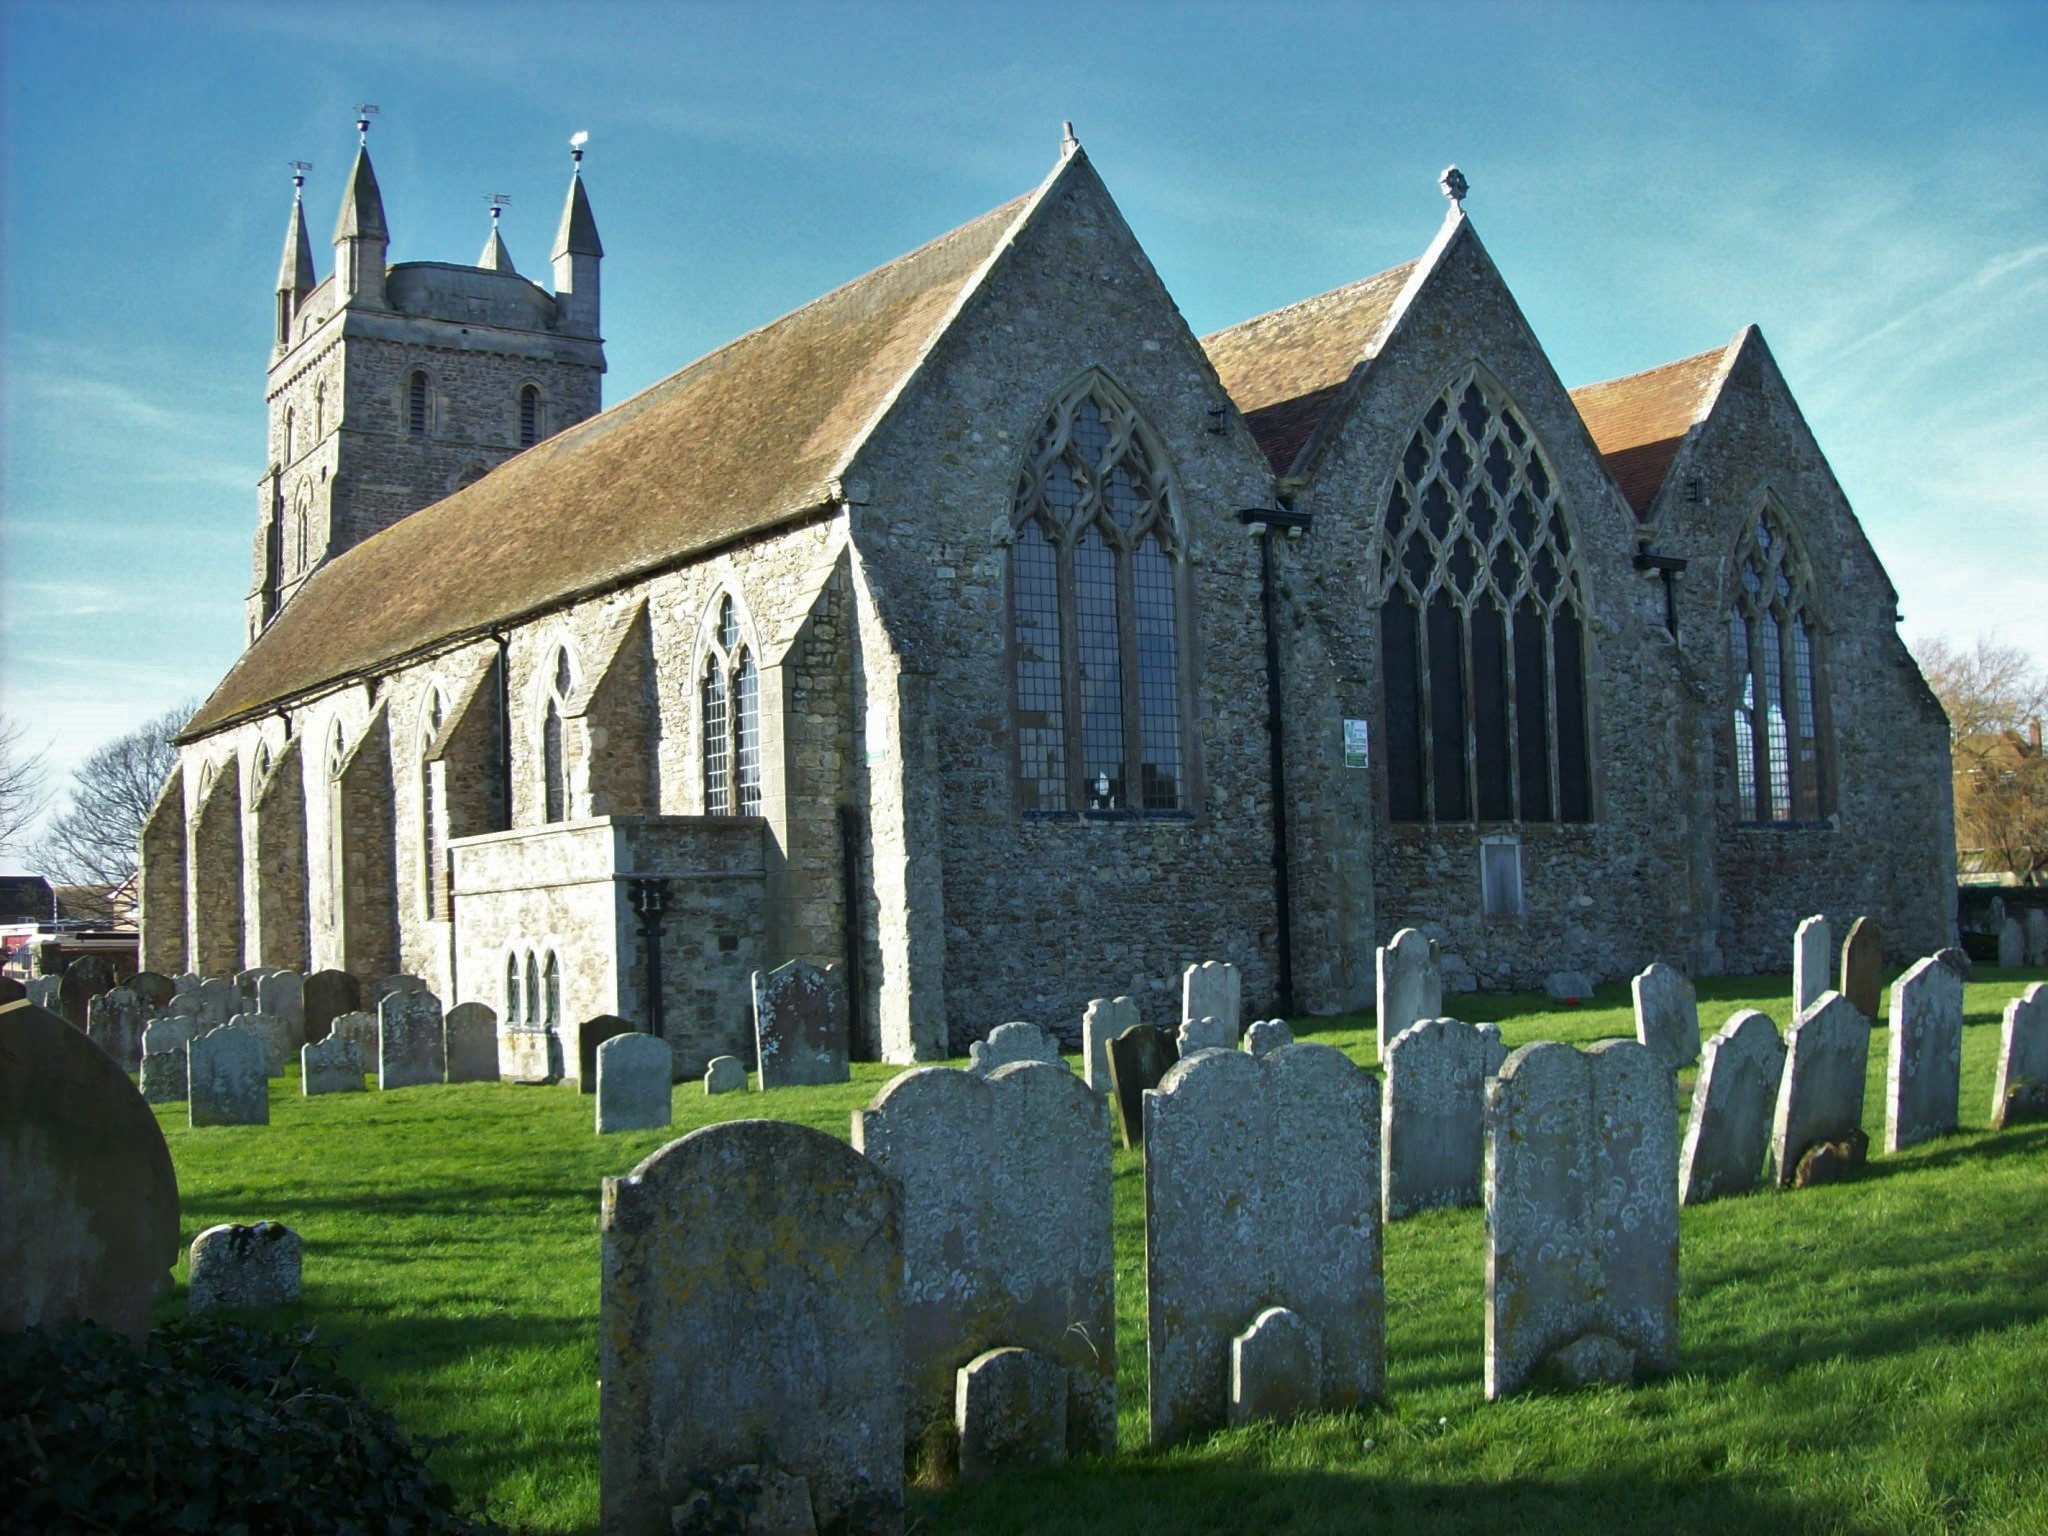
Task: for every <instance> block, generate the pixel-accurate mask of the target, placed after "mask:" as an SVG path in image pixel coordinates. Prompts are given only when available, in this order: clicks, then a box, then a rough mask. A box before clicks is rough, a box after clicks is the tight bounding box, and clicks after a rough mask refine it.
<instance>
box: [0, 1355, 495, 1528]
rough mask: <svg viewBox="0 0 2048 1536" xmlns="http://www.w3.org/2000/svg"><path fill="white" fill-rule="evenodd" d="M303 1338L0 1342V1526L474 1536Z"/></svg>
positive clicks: (416, 1460) (396, 1438) (421, 1464)
mask: <svg viewBox="0 0 2048 1536" xmlns="http://www.w3.org/2000/svg"><path fill="white" fill-rule="evenodd" d="M432 1449H433V1442H421V1441H415V1440H413V1439H411V1438H410V1437H408V1436H407V1435H406V1433H405V1431H403V1430H402V1429H400V1428H399V1427H398V1423H397V1421H396V1420H394V1419H393V1418H392V1417H391V1416H390V1415H389V1414H388V1413H386V1412H384V1410H383V1409H381V1408H379V1407H377V1406H376V1405H375V1404H374V1403H372V1402H371V1401H370V1400H369V1399H368V1398H366V1397H365V1396H364V1395H363V1393H362V1390H361V1389H360V1388H359V1387H357V1386H356V1384H355V1383H354V1382H352V1381H350V1380H349V1379H348V1378H347V1377H346V1376H343V1375H342V1374H341V1373H340V1371H338V1370H337V1369H336V1368H335V1359H334V1351H333V1349H332V1348H331V1347H330V1346H328V1345H326V1344H324V1343H322V1342H321V1341H320V1340H319V1339H318V1338H317V1336H316V1335H315V1334H314V1333H312V1332H311V1331H308V1332H305V1333H299V1334H283V1333H271V1332H266V1331H265V1330H263V1329H260V1328H251V1327H248V1326H246V1325H244V1324H239V1323H230V1322H224V1321H214V1320H210V1319H208V1320H201V1321H198V1322H189V1323H186V1322H180V1323H173V1324H171V1325H169V1326H168V1327H164V1328H160V1329H158V1330H156V1331H155V1332H153V1333H151V1334H150V1336H149V1341H148V1343H147V1344H146V1345H145V1346H144V1347H143V1348H142V1349H140V1350H138V1349H136V1348H135V1346H134V1345H132V1344H131V1343H129V1341H128V1340H127V1339H125V1338H123V1337H122V1336H121V1335H119V1334H117V1333H112V1332H109V1331H108V1330H107V1329H104V1328H101V1327H98V1326H96V1325H94V1324H91V1323H70V1324H65V1325H63V1326H61V1327H56V1328H31V1329H29V1330H28V1332H26V1333H13V1334H4V1335H0V1529H4V1530H8V1531H34V1532H46V1531H47V1532H60V1531H64V1532H68V1531H137V1532H140V1531H152V1532H155V1531H204V1532H210V1533H211V1532H218V1533H222V1536H268V1533H272V1532H278V1533H287V1532H335V1533H346V1536H356V1533H361V1536H384V1533H389V1536H412V1533H428V1532H458V1533H480V1532H486V1531H489V1530H490V1529H492V1528H491V1527H489V1526H487V1525H483V1524H480V1523H478V1522H476V1521H473V1520H470V1519H467V1518H465V1517H464V1516H462V1515H460V1514H458V1513H457V1512H456V1510H455V1507H454V1506H455V1498H454V1495H453V1494H452V1493H451V1492H450V1491H449V1489H448V1487H447V1485H446V1484H445V1483H442V1482H440V1481H439V1480H437V1479H436V1478H435V1477H434V1476H433V1475H432V1474H430V1473H429V1472H428V1471H427V1468H426V1456H427V1454H428V1453H429V1452H430V1451H431V1450H432Z"/></svg>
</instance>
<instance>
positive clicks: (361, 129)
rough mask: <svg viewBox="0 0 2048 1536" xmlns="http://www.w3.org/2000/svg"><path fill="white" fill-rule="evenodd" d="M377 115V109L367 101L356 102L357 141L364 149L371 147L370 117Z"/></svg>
mask: <svg viewBox="0 0 2048 1536" xmlns="http://www.w3.org/2000/svg"><path fill="white" fill-rule="evenodd" d="M376 115H377V109H376V108H375V107H373V106H372V105H370V103H369V102H367V101H359V102H357V103H356V143H357V144H359V145H361V146H362V147H363V148H364V149H368V148H369V147H370V119H371V118H373V117H375V116H376Z"/></svg>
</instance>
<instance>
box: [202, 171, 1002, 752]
mask: <svg viewBox="0 0 2048 1536" xmlns="http://www.w3.org/2000/svg"><path fill="white" fill-rule="evenodd" d="M1035 196H1037V194H1031V195H1030V196H1027V197H1023V198H1018V199H1017V200H1015V201H1014V202H1010V203H1006V204H1004V205H1003V206H1002V207H1000V208H997V209H996V210H994V211H993V212H991V213H987V214H984V215H983V216H982V217H980V218H978V219H976V220H974V221H973V222H972V223H971V224H966V225H963V226H961V227H960V228H959V229H956V230H954V231H953V232H952V233H951V234H949V235H945V236H943V237H941V238H940V239H938V240H935V241H933V242H932V243H931V244H930V245H927V246H924V247H923V248H921V249H919V250H916V251H913V252H911V253H910V254H909V255H908V256H904V257H900V258H899V259H897V260H896V261H893V262H891V263H889V264H888V265H887V266H885V267H881V268H879V269H877V270H876V271H874V272H870V273H869V274H868V275H867V276H866V277H862V278H857V279H856V280H854V281H853V282H851V283H848V284H847V285H846V286H845V287H843V288H840V289H838V290H836V291H835V292H833V293H829V294H827V295H825V297H823V298H821V299H818V300H815V301H814V302H812V303H810V304H808V305H806V306H805V307H804V308H802V309H799V310H797V311H795V312H794V313H793V314H789V315H785V316H784V317H783V318H782V319H780V320H777V321H775V322H773V323H772V324H769V325H767V326H764V327H762V328H761V329H760V330H758V331H754V332H752V333H751V334H749V335H746V336H742V337H741V338H740V339H739V340H737V341H734V342H732V343H730V344H728V345H727V346H725V347H722V348H720V349H719V350H718V351H716V352H713V353H711V354H710V355H709V356H708V357H705V358H703V359H701V360H699V361H698V362H695V363H693V364H691V365H690V366H689V367H688V368H685V369H684V370H683V371H682V372H680V373H677V374H675V375H673V376H671V377H670V378H668V379H665V380H663V381H662V382H661V383H659V384H656V385H654V386H653V387H652V388H650V389H647V390H644V391H642V392H641V393H640V394H638V395H635V396H634V397H633V398H632V399H630V400H628V401H626V402H624V403H623V404H621V405H617V406H614V407H613V408H612V409H610V410H608V411H606V412H605V413H604V414H602V415H600V416H596V417H593V418H592V419H590V420H589V421H586V422H583V423H581V424H579V425H577V426H574V427H571V428H569V429H568V430H567V431H565V432H562V433H560V434H559V435H557V436H555V437H552V438H549V439H548V440H547V441H545V442H543V443H540V444H537V445H536V446H534V447H532V448H529V449H527V450H526V451H525V452H524V453H522V454H520V455H518V456H517V457H516V458H513V459H511V460H509V461H507V462H506V463H505V464H503V465H501V466H499V467H498V468H497V469H495V470H493V471H492V472H491V473H490V474H488V475H486V476H484V477H483V479H481V480H479V481H477V483H476V484H474V485H472V486H469V487H467V488H466V489H464V490H461V491H458V492H456V493H455V494H454V495H453V496H450V497H448V498H447V500H445V501H440V502H436V503H435V504H434V505H432V506H430V507H426V508H423V509H422V510H420V511H418V512H415V513H413V514H412V515H411V516H410V517H405V518H401V519H400V520H399V521H398V522H396V523H394V524H392V525H391V527H389V528H387V529H385V530H384V531H383V532H381V533H379V534H377V535H375V536H374V537H372V538H369V539H366V540H364V541H363V542H362V543H361V544H358V545H357V546H356V547H355V548H353V549H351V550H348V551H347V552H346V553H344V554H342V555H340V556H339V557H338V558H336V559H335V560H333V561H331V562H329V563H328V564H327V565H326V566H325V567H324V568H322V569H321V570H319V571H318V572H316V573H315V574H314V576H313V577H312V579H311V580H310V581H308V582H307V583H306V584H305V586H303V587H302V588H301V589H300V590H299V592H298V595H297V596H295V597H294V598H293V599H292V600H291V602H289V603H288V604H286V606H285V609H284V611H283V612H282V613H280V614H279V615H278V617H277V618H276V620H275V621H274V622H272V624H271V625H270V627H269V628H268V629H267V630H265V631H264V632H263V634H262V635H261V636H260V637H258V639H257V640H256V642H255V643H254V644H253V645H251V646H250V647H249V649H248V650H247V651H245V652H244V653H243V655H242V658H241V660H239V661H238V662H236V663H235V665H234V668H233V669H232V670H231V671H230V672H229V673H228V675H227V676H226V678H224V679H223V680H222V681H221V684H220V686H219V687H218V688H216V689H215V690H214V692H213V695H212V697H210V698H209V699H207V701H206V702H205V704H203V705H202V706H200V709H199V712H198V713H197V714H196V715H194V716H193V717H192V719H191V721H190V722H189V723H188V724H187V725H186V727H185V729H184V731H183V733H181V739H185V740H190V739H192V738H194V737H196V736H200V735H203V734H205V733H206V732H208V731H210V730H214V729H217V728H218V727H219V726H221V725H223V724H225V723H226V722H228V721H230V720H233V719H237V718H239V717H241V716H243V715H245V714H248V713H250V712H251V711H254V710H258V709H261V708H263V707H264V706H266V705H269V704H272V703H275V702H277V701H279V700H282V699H286V698H290V697H293V696H295V695H298V694H301V693H305V692H307V691H309V690H311V689H314V688H317V687H320V686H322V685H323V684H326V683H330V682H333V681H336V680H338V679H341V678H345V677H350V676H353V675H355V674H358V673H361V672H364V671H366V670H368V669H370V668H372V667H375V666H377V665H379V664H382V663H388V662H391V661H394V660H396V659H397V658H399V657H401V656H406V655H409V654H411V653H414V652H416V651H420V650H422V649H424V648H426V647H429V646H432V645H434V644H436V643H438V642H440V641H443V640H447V639H452V638H454V637H456V636H460V635H473V634H478V633H481V632H483V631H485V630H487V629H489V628H490V627H491V626H492V625H495V624H499V623H504V622H507V621H509V620H512V619H515V618H517V617H519V616H521V615H524V614H530V613H534V612H537V611H540V610H543V609H545V608H548V607H551V606H553V605H555V604H557V603H560V602H563V601H565V600H568V599H571V598H573V597H575V596H577V595H579V594H582V593H586V592H590V591H593V590H596V589H599V588H602V587H605V586H608V585H612V584H615V583H617V582H620V581H623V580H626V579H628V578H630V577H632V576H634V575H636V574H640V573H643V572H648V571H652V570H656V569H659V568H661V567H663V566H666V565H671V564H673V563H675V562H676V561H677V560H679V559H683V558H686V557H688V556H690V555H692V554H695V553H698V552H702V551H705V550H709V549H711V548H713V547H715V546H717V545H719V544H722V543H726V542H728V541H730V540H732V539H734V538H737V537H740V536H743V535H746V534H749V533H754V532H758V531H761V530H764V529H767V528H770V527H773V526H775V525H776V524H778V523H781V522H785V521H787V520H789V519H790V518H792V517H796V516H800V515H802V514H804V513H806V512H809V511H812V510H815V509H817V508H819V507H822V506H824V505H825V504H826V503H827V502H828V501H829V500H830V498H831V494H832V492H831V481H832V477H833V476H834V475H835V474H837V473H838V472H840V470H841V469H842V468H843V466H844V462H845V459H846V456H847V455H848V454H849V453H850V452H851V451H852V450H853V449H854V448H855V447H857V446H858V444H859V441H860V439H861V436H862V434H863V433H864V432H865V431H866V429H867V427H868V426H869V424H870V422H871V421H872V420H873V418H874V417H875V414H876V412H877V411H879V410H880V409H881V407H882V405H883V403H884V402H885V401H886V400H887V399H888V398H889V396H890V393H891V392H892V391H893V390H895V389H896V388H897V387H898V386H899V385H900V384H901V383H902V381H903V380H904V379H905V378H906V377H907V375H908V374H909V373H910V372H911V371H912V370H913V369H914V368H915V367H916V366H917V364H918V362H919V360H920V359H921V358H922V357H923V356H924V354H925V352H926V351H927V349H928V348H929V346H930V345H931V343H932V341H933V340H934V339H935V337H936V335H937V332H938V330H939V328H940V327H941V326H942V325H943V324H944V322H945V320H946V317H947V316H948V314H949V313H950V312H951V310H952V307H953V305H954V303H955V301H956V300H957V299H958V298H959V296H960V294H961V292H962V290H963V288H964V287H965V285H966V284H967V283H968V282H969V281H970V280H971V279H972V278H973V277H974V275H975V274H976V273H977V272H978V271H979V270H980V268H981V267H982V265H983V263H984V262H985V261H987V260H988V258H989V257H990V256H992V255H993V254H994V252H995V251H996V249H997V248H998V246H999V245H1000V244H1001V242H1002V240H1003V238H1004V236H1005V235H1006V233H1007V232H1008V231H1009V230H1010V228H1011V227H1012V225H1013V224H1015V223H1016V221H1017V219H1018V218H1019V217H1020V215H1021V214H1022V213H1023V212H1024V210H1025V207H1026V205H1027V204H1029V203H1030V202H1031V201H1032V200H1033V198H1034V197H1035Z"/></svg>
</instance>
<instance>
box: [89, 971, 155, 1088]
mask: <svg viewBox="0 0 2048 1536" xmlns="http://www.w3.org/2000/svg"><path fill="white" fill-rule="evenodd" d="M85 1033H86V1036H87V1038H89V1039H90V1040H91V1041H92V1043H93V1044H94V1045H96V1046H98V1047H99V1048H100V1049H101V1050H103V1051H105V1052H106V1053H107V1055H108V1057H109V1058H110V1059H111V1060H112V1061H113V1063H114V1065H115V1066H117V1067H119V1068H120V1069H121V1070H122V1071H123V1072H139V1071H141V1070H142V999H141V998H139V997H137V996H136V995H135V994H134V993H133V992H131V991H130V990H129V989H128V988H126V987H110V988H109V989H108V990H106V991H105V992H102V993H101V994H100V995H99V996H98V997H95V998H94V999H92V1001H91V1002H89V1003H87V1004H86V1005H85Z"/></svg>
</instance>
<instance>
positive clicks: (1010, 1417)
mask: <svg viewBox="0 0 2048 1536" xmlns="http://www.w3.org/2000/svg"><path fill="white" fill-rule="evenodd" d="M1098 1102H1099V1101H1098ZM1068 1412H1069V1406H1068V1398H1067V1373H1066V1372H1065V1371H1064V1370H1062V1369H1061V1368H1060V1364H1059V1362H1058V1361H1057V1360H1048V1359H1047V1358H1046V1357H1045V1356H1044V1355H1041V1354H1038V1353H1036V1352H1034V1351H1032V1350H1028V1349H1014V1348H1009V1349H991V1350H988V1351H986V1352H985V1353H983V1354H979V1355H976V1356H975V1357H974V1358H973V1359H972V1360H970V1361H968V1362H967V1364H965V1365H963V1366H961V1367H960V1370H959V1372H958V1380H957V1382H956V1384H955V1389H954V1394H953V1423H954V1428H955V1430H956V1432H957V1434H958V1436H959V1444H960V1481H961V1482H963V1483H978V1482H980V1481H981V1480H982V1479H983V1478H985V1477H991V1476H994V1475H995V1474H996V1473H998V1472H1019V1471H1024V1470H1027V1469H1029V1468H1032V1467H1049V1466H1057V1465H1059V1464H1060V1463H1061V1462H1063V1461H1065V1460H1066V1459H1067V1445H1068V1442H1069V1440H1070V1439H1071V1438H1072V1435H1073V1427H1072V1424H1071V1423H1070V1421H1069V1419H1068V1416H1067V1415H1068ZM1112 1438H1114V1437H1113V1436H1112Z"/></svg>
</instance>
